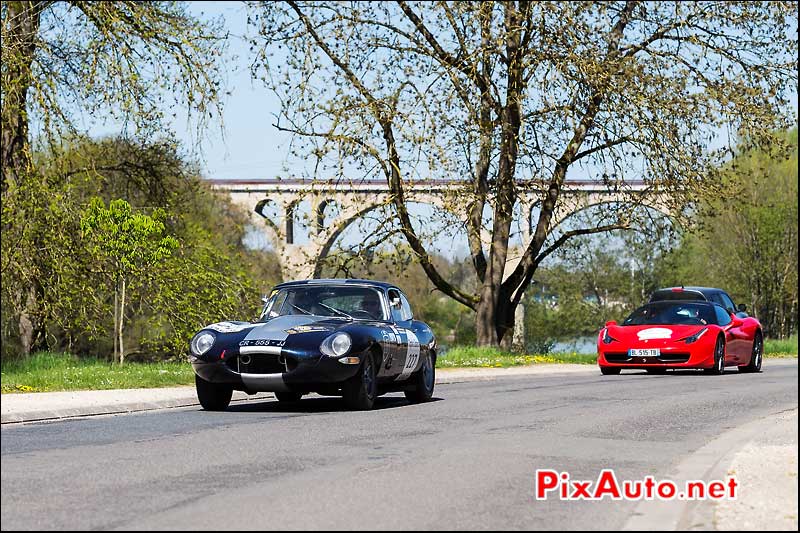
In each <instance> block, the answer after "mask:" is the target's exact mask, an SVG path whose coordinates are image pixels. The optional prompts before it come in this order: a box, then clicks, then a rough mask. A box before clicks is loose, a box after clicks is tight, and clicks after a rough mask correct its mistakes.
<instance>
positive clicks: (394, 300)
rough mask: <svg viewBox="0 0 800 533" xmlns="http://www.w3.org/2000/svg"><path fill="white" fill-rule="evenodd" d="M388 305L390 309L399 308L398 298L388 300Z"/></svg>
mask: <svg viewBox="0 0 800 533" xmlns="http://www.w3.org/2000/svg"><path fill="white" fill-rule="evenodd" d="M389 305H391V306H392V307H400V298H391V299H390V300H389Z"/></svg>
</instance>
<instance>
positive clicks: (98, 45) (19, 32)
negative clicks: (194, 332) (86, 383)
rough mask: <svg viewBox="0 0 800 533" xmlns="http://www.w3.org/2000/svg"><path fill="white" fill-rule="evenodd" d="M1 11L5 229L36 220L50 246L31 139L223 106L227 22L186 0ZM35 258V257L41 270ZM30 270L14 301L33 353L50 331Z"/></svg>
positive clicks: (27, 2)
mask: <svg viewBox="0 0 800 533" xmlns="http://www.w3.org/2000/svg"><path fill="white" fill-rule="evenodd" d="M0 14H2V35H0V37H2V43H3V46H2V71H1V72H0V79H1V80H2V94H3V99H2V113H1V115H2V117H1V120H0V123H1V125H2V155H1V158H0V164H2V187H1V191H2V202H3V233H4V236H5V234H7V230H9V227H10V226H9V224H10V221H12V220H15V219H17V220H29V221H30V226H31V227H30V228H29V234H30V235H29V236H30V237H31V238H32V239H34V240H36V241H37V243H38V244H37V245H36V246H37V247H38V246H42V241H41V238H40V237H37V235H36V230H37V225H38V223H39V221H38V220H37V219H36V214H37V213H36V208H35V206H34V203H35V202H33V201H32V200H31V198H32V195H33V194H38V193H32V191H34V190H36V189H37V187H38V185H37V183H38V182H40V181H43V179H44V178H43V176H42V175H41V174H39V173H37V172H36V168H35V165H34V161H33V149H32V138H35V139H37V140H38V141H41V142H42V143H46V142H49V143H50V144H57V143H58V142H59V141H60V139H61V138H62V137H64V135H65V134H67V133H69V134H74V133H76V132H77V131H78V130H79V125H80V124H81V120H80V119H81V118H87V117H92V118H95V117H101V116H102V117H104V119H106V120H107V119H112V120H117V121H119V122H121V123H122V124H124V125H125V126H126V127H128V126H130V127H132V129H133V130H134V131H135V133H136V134H137V135H139V136H140V137H142V138H147V137H149V136H151V135H152V134H153V133H156V132H160V131H161V130H162V126H163V118H164V114H165V112H166V111H167V109H168V108H170V107H171V108H173V109H174V108H176V107H177V108H180V109H185V110H187V111H188V112H189V113H190V116H194V117H196V119H197V121H196V123H197V125H198V128H201V127H202V126H203V125H204V124H206V122H207V120H208V119H209V118H210V117H213V114H214V112H217V113H219V111H220V109H219V99H218V96H219V84H220V82H219V71H218V66H217V64H216V60H217V57H218V56H219V55H220V53H221V50H222V48H223V46H224V43H225V36H224V35H223V34H222V32H221V31H220V26H219V23H218V22H216V23H209V24H206V23H201V22H200V21H198V20H197V19H195V18H194V17H192V16H190V15H189V14H188V13H187V11H186V9H185V7H184V5H183V4H182V3H177V2H136V1H113V2H78V1H67V2H50V1H37V0H22V1H10V2H3V3H2V5H1V6H0ZM169 94H172V95H173V97H174V102H172V105H171V106H170V105H169V104H168V102H165V101H164V100H165V97H168V95H169ZM192 112H194V114H192ZM81 113H82V115H81ZM173 116H174V114H173ZM45 192H46V191H45ZM36 261H37V259H36V257H35V256H34V257H31V258H29V261H28V263H29V264H30V265H31V267H32V269H33V270H36ZM38 270H41V268H39V269H38ZM25 277H27V278H29V279H32V280H34V282H33V283H28V284H19V285H20V286H21V287H22V289H21V291H22V293H21V294H18V295H16V296H15V297H14V300H15V301H17V305H15V308H17V309H18V310H17V311H16V312H17V314H18V321H19V332H20V335H21V337H22V347H23V350H24V351H25V352H28V351H29V350H30V349H31V347H32V346H33V345H34V343H35V342H37V339H39V340H41V339H42V338H43V337H44V335H43V334H42V331H43V329H44V327H45V325H44V324H43V323H42V322H41V320H40V317H41V314H42V313H41V309H40V308H39V307H40V305H39V302H40V301H41V299H42V294H43V287H42V283H43V282H44V280H41V279H39V278H38V277H37V276H36V275H35V274H34V272H33V271H31V272H28V273H27V274H26V275H25Z"/></svg>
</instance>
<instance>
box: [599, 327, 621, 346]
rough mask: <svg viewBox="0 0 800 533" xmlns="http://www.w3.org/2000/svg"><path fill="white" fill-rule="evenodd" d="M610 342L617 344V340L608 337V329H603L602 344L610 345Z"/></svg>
mask: <svg viewBox="0 0 800 533" xmlns="http://www.w3.org/2000/svg"><path fill="white" fill-rule="evenodd" d="M612 342H619V341H618V340H617V339H615V338H614V337H612V336H611V335H609V333H608V328H603V344H611V343H612Z"/></svg>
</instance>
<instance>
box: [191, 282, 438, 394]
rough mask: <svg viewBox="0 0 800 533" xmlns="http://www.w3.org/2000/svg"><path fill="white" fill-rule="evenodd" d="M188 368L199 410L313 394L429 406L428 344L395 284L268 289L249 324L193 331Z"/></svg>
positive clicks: (432, 357)
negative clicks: (263, 395) (244, 398)
mask: <svg viewBox="0 0 800 533" xmlns="http://www.w3.org/2000/svg"><path fill="white" fill-rule="evenodd" d="M189 359H190V361H191V363H192V367H193V368H194V372H195V384H196V386H197V397H198V399H199V400H200V404H201V405H202V406H203V408H204V409H207V410H223V409H225V408H227V407H228V404H229V403H230V400H231V395H232V394H233V391H234V390H240V391H244V392H246V393H248V394H254V393H256V392H274V393H275V396H276V398H277V399H278V401H281V402H287V401H298V400H300V398H301V397H302V396H303V395H304V394H308V393H312V392H315V393H317V394H323V395H332V396H343V397H344V400H345V402H346V403H347V405H348V406H349V407H351V408H353V409H371V408H372V406H373V403H374V401H375V398H376V397H377V396H379V395H381V394H385V393H387V392H399V391H402V392H404V393H405V395H406V398H408V400H409V401H411V402H412V403H417V402H425V401H428V400H430V399H431V397H432V395H433V387H434V380H435V368H436V339H435V337H434V335H433V332H432V331H431V329H430V328H429V327H428V326H427V325H426V324H424V323H422V322H420V321H418V320H414V317H413V313H412V311H411V306H410V305H409V303H408V299H407V298H406V296H405V295H404V294H403V291H401V290H400V289H399V288H398V287H396V286H395V285H392V284H389V283H382V282H377V281H369V280H357V279H347V280H341V279H329V280H305V281H293V282H288V283H283V284H281V285H278V286H276V287H275V288H274V289H273V290H272V292H271V293H270V295H269V297H268V298H265V299H264V308H263V310H262V312H261V316H260V318H259V319H258V320H257V321H256V322H219V323H216V324H211V325H209V326H206V327H205V328H203V329H202V330H201V331H200V332H198V333H197V334H196V335H195V336H194V338H193V339H192V341H191V343H190V355H189Z"/></svg>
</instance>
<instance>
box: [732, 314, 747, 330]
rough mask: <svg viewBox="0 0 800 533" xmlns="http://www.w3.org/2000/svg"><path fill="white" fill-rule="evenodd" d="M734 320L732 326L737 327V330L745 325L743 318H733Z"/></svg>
mask: <svg viewBox="0 0 800 533" xmlns="http://www.w3.org/2000/svg"><path fill="white" fill-rule="evenodd" d="M732 318H733V323H732V326H733V327H735V328H738V327H739V326H741V325H742V324H744V320H742V319H741V318H739V317H738V316H734V317H732Z"/></svg>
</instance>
